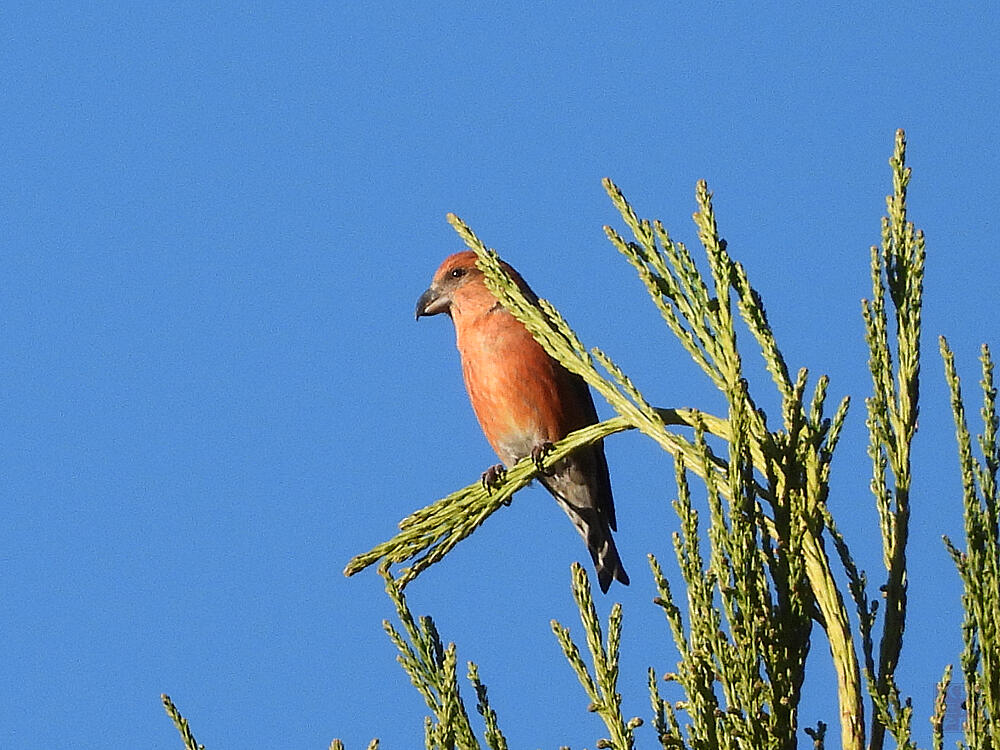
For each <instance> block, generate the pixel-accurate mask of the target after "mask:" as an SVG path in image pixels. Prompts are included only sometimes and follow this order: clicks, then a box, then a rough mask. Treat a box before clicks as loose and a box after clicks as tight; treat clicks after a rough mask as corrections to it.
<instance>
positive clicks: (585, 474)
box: [416, 251, 629, 591]
mask: <svg viewBox="0 0 1000 750" xmlns="http://www.w3.org/2000/svg"><path fill="white" fill-rule="evenodd" d="M504 267H505V268H506V270H507V272H508V273H509V274H510V275H511V277H512V278H513V279H514V280H515V281H516V282H517V284H518V286H519V287H521V289H522V291H523V292H524V293H525V295H526V296H527V297H528V298H529V299H532V300H534V299H537V297H536V296H535V294H534V292H532V291H531V288H530V287H529V286H528V285H527V284H526V283H525V282H524V279H522V278H521V276H520V275H519V274H518V273H517V271H515V270H514V269H513V268H511V267H510V266H508V265H506V264H504ZM439 313H447V314H448V315H449V316H450V317H451V319H452V321H453V322H454V324H455V338H456V343H457V345H458V351H459V353H460V354H461V357H462V374H463V376H464V378H465V388H466V390H467V391H468V393H469V400H470V401H471V402H472V408H473V410H474V411H475V412H476V417H477V418H478V419H479V424H480V426H481V427H482V428H483V433H484V434H485V435H486V439H487V440H488V441H489V443H490V445H491V446H493V450H495V451H496V453H497V455H498V456H499V457H500V460H501V461H503V463H504V464H506V465H507V466H512V465H513V464H515V463H517V461H518V460H520V459H521V458H523V457H525V456H527V455H529V454H534V455H537V452H538V451H544V449H545V448H546V447H547V445H548V444H549V443H554V442H556V441H558V440H561V439H562V438H564V437H566V435H567V434H568V433H570V432H572V431H573V430H578V429H580V428H581V427H585V426H587V425H589V424H594V423H595V422H597V410H596V409H595V408H594V400H593V398H592V397H591V395H590V389H589V388H588V387H587V384H586V383H585V382H584V381H583V379H582V378H580V377H579V376H578V375H574V374H573V373H571V372H569V371H568V370H567V369H566V368H564V367H563V366H562V365H560V364H559V363H558V362H556V361H555V360H554V359H552V358H551V357H550V356H549V355H548V354H546V352H545V350H544V349H543V348H542V347H541V345H539V344H538V342H537V341H535V339H534V338H533V337H532V336H531V334H530V333H529V332H528V331H527V329H526V328H525V327H524V326H523V325H522V324H521V323H520V322H519V321H518V320H517V319H516V318H515V317H514V316H513V315H511V314H510V313H509V312H508V311H507V310H505V309H504V308H503V307H502V306H501V305H500V303H499V302H498V301H497V299H496V298H495V297H494V296H493V295H492V294H491V293H490V290H489V289H487V288H486V284H485V282H484V279H483V273H482V271H480V270H479V269H478V268H477V267H476V255H475V253H472V252H468V251H467V252H462V253H456V254H455V255H452V256H449V257H448V258H446V259H445V261H444V263H442V264H441V267H440V268H438V270H437V272H436V273H435V274H434V279H433V281H432V283H431V286H430V288H429V289H428V290H427V291H426V292H424V294H423V295H422V296H421V297H420V299H419V300H418V301H417V310H416V315H417V318H420V317H421V316H423V315H437V314H439ZM539 481H540V482H541V483H542V484H543V485H544V486H545V488H546V489H547V490H548V491H549V492H550V493H551V494H552V495H553V497H555V499H556V500H557V501H558V503H559V505H560V506H562V508H563V510H565V511H566V513H567V515H569V517H570V519H572V521H573V523H574V524H575V525H576V528H577V530H578V531H579V532H580V534H581V536H583V538H584V540H586V542H587V547H588V549H589V550H590V555H591V557H592V558H593V560H594V566H595V567H596V569H597V577H598V582H599V583H600V586H601V590H602V591H607V590H608V587H609V586H610V585H611V580H612V579H616V580H618V581H621V582H622V583H624V584H628V582H629V581H628V575H626V573H625V570H624V568H623V567H622V563H621V559H620V558H619V557H618V550H617V549H616V548H615V542H614V539H612V537H611V532H612V530H614V529H615V528H616V522H615V506H614V499H613V498H612V495H611V478H610V476H609V474H608V462H607V459H606V458H605V456H604V446H603V445H602V444H601V443H595V444H593V445H590V446H585V447H583V448H580V449H578V450H577V451H575V452H574V453H573V454H572V455H570V456H569V457H567V458H566V459H565V460H564V461H562V462H561V463H560V464H559V465H557V466H556V467H555V468H554V470H553V471H552V473H551V474H550V475H548V476H540V477H539Z"/></svg>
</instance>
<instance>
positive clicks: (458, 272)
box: [451, 268, 465, 279]
mask: <svg viewBox="0 0 1000 750" xmlns="http://www.w3.org/2000/svg"><path fill="white" fill-rule="evenodd" d="M451 276H452V278H454V279H460V278H462V277H463V276H465V269H464V268H453V269H452V270H451Z"/></svg>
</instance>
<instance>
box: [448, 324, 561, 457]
mask: <svg viewBox="0 0 1000 750" xmlns="http://www.w3.org/2000/svg"><path fill="white" fill-rule="evenodd" d="M456 332H457V334H458V341H457V343H458V349H459V352H460V353H461V355H462V374H463V376H464V378H465V386H466V389H467V390H468V392H469V400H470V401H471V402H472V408H473V410H474V411H475V412H476V417H477V418H478V419H479V424H480V426H481V427H482V429H483V433H484V434H485V435H486V439H487V440H488V441H489V442H490V445H492V446H493V449H494V450H495V451H496V452H497V455H498V456H499V457H500V459H501V460H502V461H503V462H504V463H507V464H510V463H513V462H514V461H516V460H517V459H518V458H521V457H522V456H525V455H527V454H528V453H529V452H530V451H531V449H532V448H533V447H535V446H536V445H539V444H540V443H543V442H546V441H550V442H554V441H556V440H559V439H561V438H563V437H565V435H566V434H567V433H568V432H569V431H570V430H572V429H573V428H574V427H576V426H578V425H573V424H571V422H572V419H571V417H572V416H573V412H574V411H575V410H574V409H573V408H572V407H573V405H572V404H571V403H567V396H569V395H571V394H569V393H568V392H567V391H566V388H565V386H564V380H565V377H566V375H567V373H565V372H563V371H562V368H561V366H560V365H559V364H558V363H556V362H555V361H554V360H553V359H552V358H551V357H549V355H548V354H546V353H545V350H544V349H543V348H542V347H541V346H540V345H539V344H538V343H537V342H536V341H535V340H534V338H532V336H531V334H530V333H528V331H527V330H526V329H525V328H524V326H522V325H521V323H519V322H518V321H517V320H516V319H515V318H514V317H513V316H512V315H511V314H510V313H508V312H507V311H506V310H503V309H501V308H495V309H494V310H492V311H491V312H489V313H486V314H485V315H481V316H479V317H478V318H477V319H476V320H474V321H466V324H465V325H460V326H459V325H457V326H456Z"/></svg>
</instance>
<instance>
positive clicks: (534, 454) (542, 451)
mask: <svg viewBox="0 0 1000 750" xmlns="http://www.w3.org/2000/svg"><path fill="white" fill-rule="evenodd" d="M555 449H556V447H555V446H554V445H552V443H550V442H549V441H548V440H546V441H545V442H544V443H539V444H538V445H536V446H535V447H534V448H532V449H531V462H532V463H533V464H534V465H535V468H536V469H538V472H539V473H540V474H544V475H545V476H551V475H552V470H551V469H546V468H545V466H544V465H543V464H542V461H543V460H544V459H545V457H546V456H547V455H549V454H550V453H551V452H552V451H554V450H555Z"/></svg>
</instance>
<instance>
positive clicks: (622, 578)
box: [587, 524, 629, 594]
mask: <svg viewBox="0 0 1000 750" xmlns="http://www.w3.org/2000/svg"><path fill="white" fill-rule="evenodd" d="M595 532H597V533H595ZM587 548H588V549H589V550H590V556H591V557H592V558H593V560H594V568H596V569H597V582H598V584H600V586H601V591H602V592H604V593H605V594H606V593H608V588H609V587H610V586H611V581H613V580H614V581H618V582H619V583H622V584H624V585H626V586H628V584H629V580H628V573H626V572H625V567H624V566H623V565H622V559H621V558H620V557H619V556H618V548H617V547H615V540H614V538H613V537H612V536H611V530H610V529H603V530H601V529H600V527H599V526H598V525H596V524H595V526H591V528H590V529H589V533H588V534H587Z"/></svg>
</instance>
